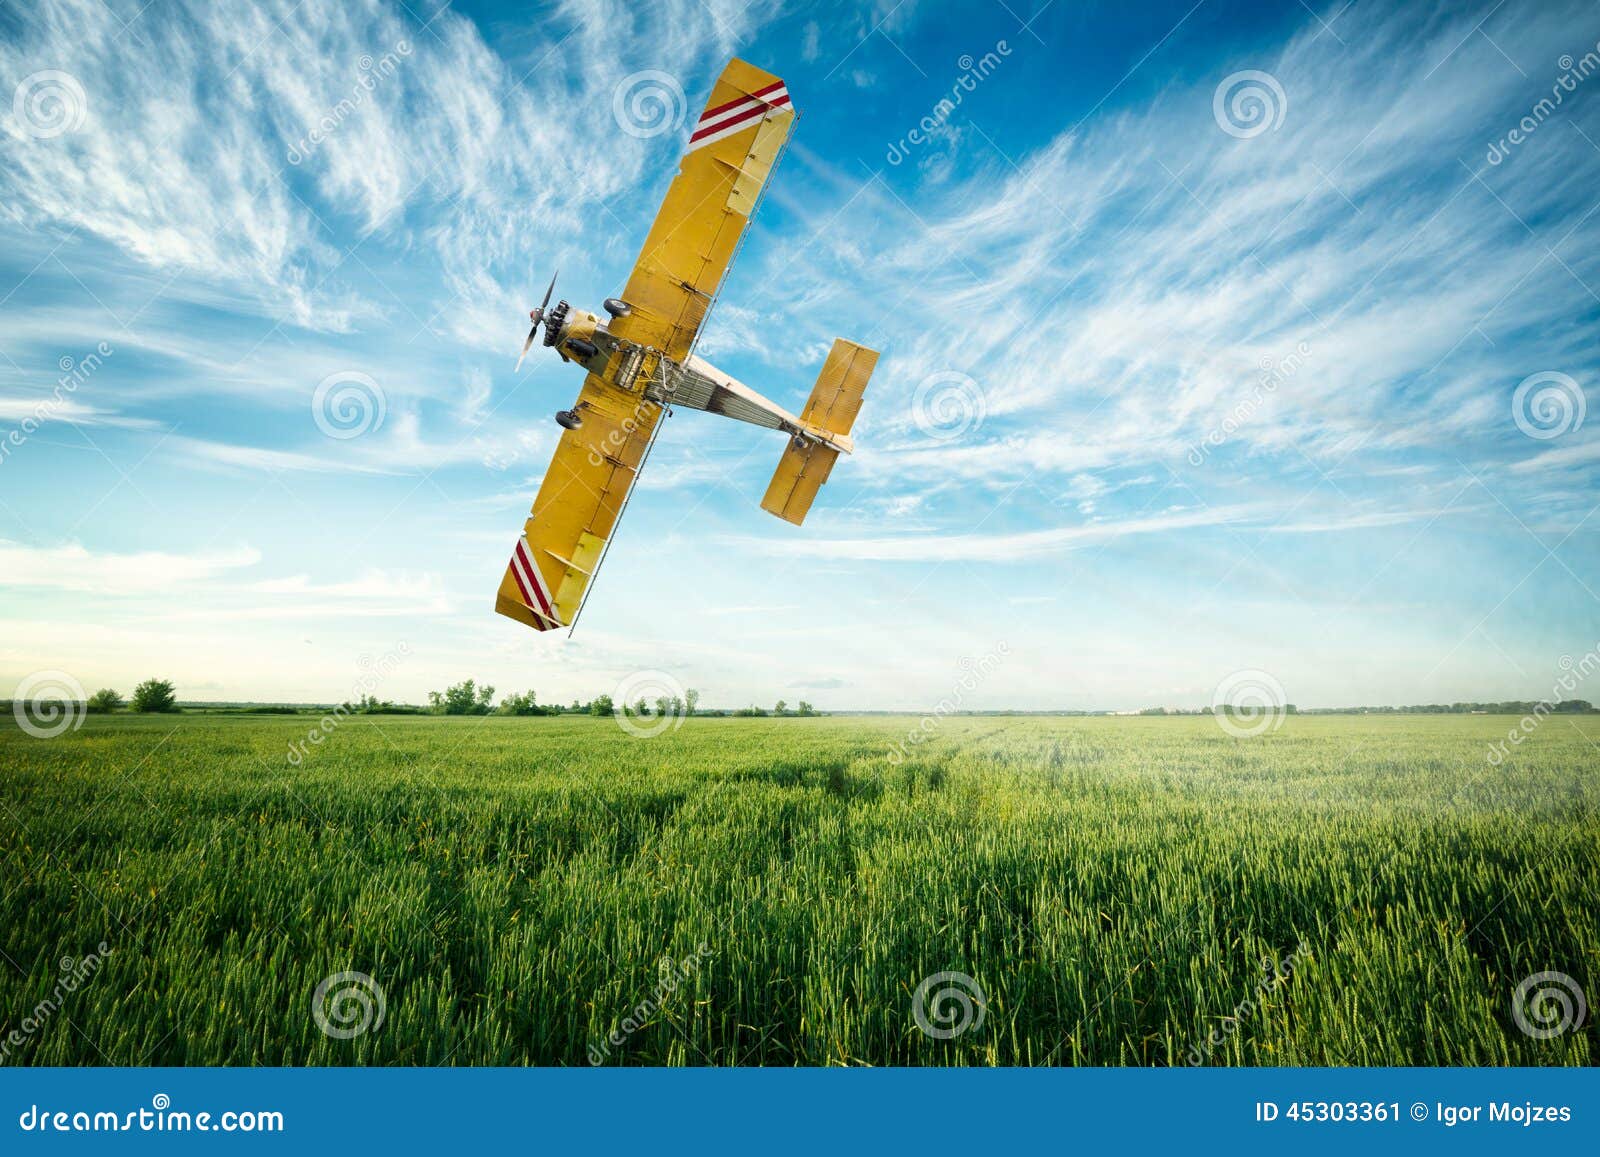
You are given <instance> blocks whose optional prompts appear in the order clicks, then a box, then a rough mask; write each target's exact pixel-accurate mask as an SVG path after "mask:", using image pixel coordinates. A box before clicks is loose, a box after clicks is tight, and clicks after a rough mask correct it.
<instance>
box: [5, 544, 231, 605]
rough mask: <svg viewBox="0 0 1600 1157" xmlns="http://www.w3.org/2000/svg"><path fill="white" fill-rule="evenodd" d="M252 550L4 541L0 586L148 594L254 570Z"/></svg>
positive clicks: (101, 593) (106, 593)
mask: <svg viewBox="0 0 1600 1157" xmlns="http://www.w3.org/2000/svg"><path fill="white" fill-rule="evenodd" d="M260 561H261V553H260V552H259V551H257V550H255V549H254V548H253V547H248V546H238V547H231V548H228V549H223V550H201V551H197V552H195V553H193V554H168V553H165V552H162V551H135V552H131V553H117V552H114V551H101V552H93V551H90V550H89V549H87V548H86V547H84V546H82V545H81V544H79V543H75V542H73V543H66V544H63V545H61V546H51V547H41V546H27V545H24V544H22V543H17V542H11V541H7V540H5V539H0V586H5V587H45V588H48V589H50V590H55V591H76V592H81V593H84V594H95V595H146V594H156V593H161V592H166V591H171V590H174V589H177V588H184V587H190V586H193V585H195V584H197V583H203V582H207V581H210V580H212V579H216V578H218V577H221V576H223V575H226V574H229V573H230V572H233V571H237V570H241V569H243V568H246V567H252V566H255V565H256V564H257V563H259V562H260Z"/></svg>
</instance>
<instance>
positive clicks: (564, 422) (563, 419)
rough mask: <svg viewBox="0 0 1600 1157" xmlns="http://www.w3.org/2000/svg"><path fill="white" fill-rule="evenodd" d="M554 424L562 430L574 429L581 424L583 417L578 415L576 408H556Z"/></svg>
mask: <svg viewBox="0 0 1600 1157" xmlns="http://www.w3.org/2000/svg"><path fill="white" fill-rule="evenodd" d="M556 424H557V425H558V426H560V427H561V428H562V429H563V430H576V429H577V428H578V427H579V426H581V425H583V419H582V418H580V417H579V416H578V411H576V410H557V411H556Z"/></svg>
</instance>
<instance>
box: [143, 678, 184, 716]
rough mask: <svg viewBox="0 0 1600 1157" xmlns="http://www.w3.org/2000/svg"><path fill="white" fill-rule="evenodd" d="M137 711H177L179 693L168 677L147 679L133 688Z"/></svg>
mask: <svg viewBox="0 0 1600 1157" xmlns="http://www.w3.org/2000/svg"><path fill="white" fill-rule="evenodd" d="M133 709H134V710H135V711H176V710H177V709H178V693H177V691H176V689H175V688H174V687H173V686H172V682H171V680H168V679H146V680H145V681H144V682H143V683H140V684H139V685H138V686H137V687H135V688H134V689H133Z"/></svg>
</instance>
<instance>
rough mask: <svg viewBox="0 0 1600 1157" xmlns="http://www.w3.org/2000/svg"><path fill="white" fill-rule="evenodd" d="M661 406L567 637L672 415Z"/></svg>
mask: <svg viewBox="0 0 1600 1157" xmlns="http://www.w3.org/2000/svg"><path fill="white" fill-rule="evenodd" d="M656 404H657V405H658V406H661V421H659V422H657V423H656V428H655V429H654V430H652V431H650V441H649V442H648V443H646V444H645V448H644V454H643V455H642V456H640V458H639V468H638V469H637V470H635V471H634V472H633V485H631V486H629V487H628V493H627V496H626V497H625V498H623V500H622V508H621V509H620V510H618V511H617V520H616V526H615V528H614V529H613V530H612V531H611V537H610V538H608V539H606V544H605V546H603V547H601V548H600V557H599V558H597V559H595V563H594V570H592V571H590V572H589V581H588V583H587V584H586V585H585V586H584V588H583V598H581V599H580V600H578V609H577V610H576V611H574V612H573V615H572V625H571V626H569V627H568V628H567V638H569V639H570V638H572V632H573V631H576V630H577V629H578V620H579V619H581V618H582V617H583V608H584V607H586V606H588V605H589V593H590V592H591V591H593V590H594V580H595V577H596V576H597V575H599V573H600V568H601V567H602V566H604V565H605V563H606V555H608V554H610V553H611V544H612V543H613V542H615V541H616V538H617V534H618V533H619V532H620V530H621V527H622V516H623V515H624V514H626V513H628V503H630V502H632V501H633V492H634V491H635V490H637V489H638V488H639V477H640V476H641V475H642V474H643V473H644V467H645V463H646V462H648V461H650V451H652V450H654V449H655V448H656V439H657V438H659V437H661V427H662V426H665V425H666V424H667V419H668V418H670V417H672V407H671V406H668V405H665V404H663V403H660V402H657V403H656Z"/></svg>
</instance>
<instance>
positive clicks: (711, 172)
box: [609, 60, 795, 361]
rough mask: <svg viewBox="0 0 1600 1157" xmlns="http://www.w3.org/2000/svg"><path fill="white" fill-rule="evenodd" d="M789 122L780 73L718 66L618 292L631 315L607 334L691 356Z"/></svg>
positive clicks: (734, 65) (667, 352)
mask: <svg viewBox="0 0 1600 1157" xmlns="http://www.w3.org/2000/svg"><path fill="white" fill-rule="evenodd" d="M794 117H795V113H794V106H793V105H792V104H790V102H789V93H788V90H787V89H786V88H785V87H784V84H783V81H781V80H779V79H778V78H777V77H775V76H773V75H771V74H770V73H766V72H762V71H761V70H760V69H759V68H756V67H754V66H753V65H749V64H746V63H745V62H744V61H742V60H733V61H730V62H729V63H728V67H727V68H725V69H723V70H722V75H721V76H720V77H718V78H717V83H716V86H715V87H713V88H712V90H711V99H710V100H709V101H708V102H707V104H706V110H705V112H703V113H701V114H700V119H699V121H697V122H696V124H695V128H694V132H693V134H692V135H691V136H690V138H689V150H688V152H687V153H685V154H684V157H683V161H682V162H681V164H680V166H679V169H678V175H677V177H675V178H674V179H673V182H672V187H671V188H669V189H668V190H667V198H666V200H665V201H663V202H662V203H661V211H660V212H659V213H658V214H656V221H655V224H654V225H652V226H651V227H650V234H649V236H648V237H646V238H645V243H644V249H643V250H642V251H641V252H640V254H639V260H638V262H637V263H636V264H635V265H634V268H633V275H632V276H631V277H629V278H628V284H627V287H626V288H625V289H624V290H623V291H622V299H623V300H624V301H626V302H627V303H628V304H629V305H630V306H632V307H633V312H632V313H630V314H629V315H628V316H627V317H622V318H618V319H617V320H615V321H614V322H612V323H611V325H610V327H609V328H610V330H611V332H612V333H615V334H617V335H618V336H619V337H624V338H627V339H629V340H630V341H635V342H638V343H640V344H641V345H647V346H652V347H654V348H655V349H657V350H659V351H661V352H662V353H663V354H665V355H666V356H667V357H669V358H672V359H673V360H675V361H681V360H682V359H683V358H685V357H687V356H688V355H689V351H690V349H691V348H692V347H693V345H694V339H695V335H696V334H698V333H699V331H700V323H701V322H702V321H704V320H705V316H706V313H707V312H708V311H709V310H710V308H711V302H712V300H713V299H714V298H715V297H716V295H717V289H718V287H719V286H720V285H721V284H722V278H723V276H724V274H726V273H727V271H728V265H729V263H730V262H731V261H732V260H733V254H734V250H735V249H737V248H738V246H739V240H740V238H741V237H743V236H744V230H745V226H746V225H747V224H749V222H750V214H751V213H752V212H754V211H755V206H756V201H757V200H758V199H759V198H760V196H761V189H762V187H763V186H764V185H765V184H766V180H767V174H768V173H769V172H771V170H772V166H773V164H774V162H776V161H777V159H778V154H779V153H780V152H781V151H782V149H783V146H784V143H785V142H786V141H787V140H788V139H789V130H790V128H791V127H792V126H793V125H794Z"/></svg>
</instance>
